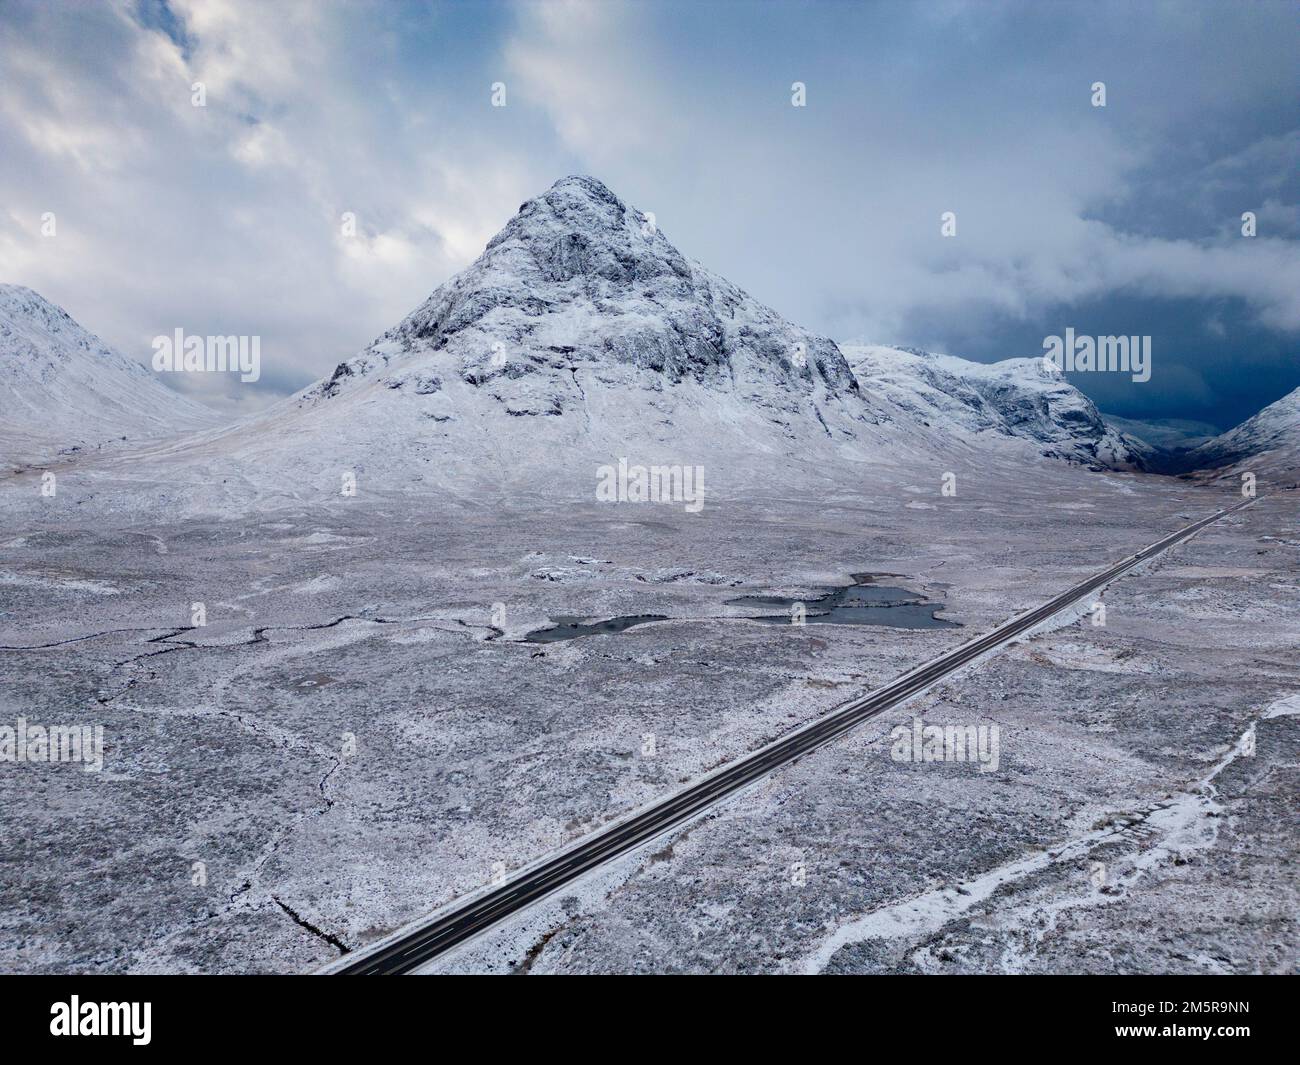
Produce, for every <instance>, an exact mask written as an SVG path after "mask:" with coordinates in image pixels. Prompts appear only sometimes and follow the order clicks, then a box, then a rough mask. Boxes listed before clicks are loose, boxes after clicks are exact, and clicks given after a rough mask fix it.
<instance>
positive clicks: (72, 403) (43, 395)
mask: <svg viewBox="0 0 1300 1065" xmlns="http://www.w3.org/2000/svg"><path fill="white" fill-rule="evenodd" d="M215 417H216V416H215V415H214V414H213V413H212V412H211V411H209V410H207V409H206V408H205V407H202V406H200V405H199V404H197V403H194V402H192V401H191V400H189V399H186V398H185V397H184V396H182V395H180V394H179V393H177V392H174V391H172V390H171V389H170V388H168V387H166V386H165V385H163V384H162V383H160V382H159V381H157V380H156V379H155V378H154V377H153V375H152V374H151V373H150V372H149V370H148V369H146V368H145V367H144V366H142V365H141V364H140V363H137V362H134V361H133V360H131V359H129V358H127V357H126V356H125V355H123V354H122V353H121V352H119V351H115V350H114V349H113V348H111V347H109V346H108V345H107V344H105V343H104V342H103V341H102V340H100V339H99V338H98V337H97V336H95V335H94V334H92V333H89V332H87V331H86V330H85V329H83V328H82V327H81V326H80V325H78V324H77V323H76V322H75V321H74V320H73V319H72V318H71V316H69V315H68V313H67V312H66V311H64V310H63V309H62V308H60V307H57V306H55V305H54V304H53V303H50V302H49V300H46V299H44V298H43V297H41V296H40V295H38V294H37V293H35V292H33V291H32V290H31V289H29V288H24V287H22V286H21V285H0V452H2V453H3V456H4V461H5V462H6V464H10V463H14V464H19V463H24V462H35V461H40V460H44V459H48V458H49V457H51V456H52V455H55V454H59V453H68V452H73V451H77V450H85V449H89V448H94V447H98V446H100V445H102V444H104V443H106V442H108V441H122V440H139V439H143V438H148V437H156V436H162V435H165V434H169V433H175V432H177V431H180V430H182V429H190V428H197V427H200V426H203V425H210V424H212V423H213V421H214V420H215Z"/></svg>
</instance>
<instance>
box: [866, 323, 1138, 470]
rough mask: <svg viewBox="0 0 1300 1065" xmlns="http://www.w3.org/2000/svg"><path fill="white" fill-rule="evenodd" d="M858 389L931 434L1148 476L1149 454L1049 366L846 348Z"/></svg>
mask: <svg viewBox="0 0 1300 1065" xmlns="http://www.w3.org/2000/svg"><path fill="white" fill-rule="evenodd" d="M843 350H844V353H845V355H846V356H847V357H848V358H849V361H850V362H851V363H852V365H853V370H854V372H855V373H856V374H857V376H858V380H859V383H860V384H861V385H862V387H863V389H864V390H865V391H867V392H870V393H874V394H875V395H878V396H880V397H882V398H884V399H887V400H888V401H889V402H890V403H891V404H893V405H894V406H895V407H897V408H899V409H900V410H901V411H903V412H905V413H906V415H907V416H908V417H910V418H912V419H914V420H915V421H917V422H919V423H920V424H921V425H922V426H924V427H926V428H927V429H928V430H930V431H931V432H932V434H934V435H935V436H936V437H937V438H938V439H939V442H940V443H941V442H942V440H943V438H945V437H946V438H951V439H953V440H957V441H963V442H966V443H972V442H974V443H977V444H979V443H983V442H984V440H985V439H986V438H987V437H989V436H990V435H992V436H1001V437H1010V438H1015V439H1019V440H1023V441H1026V442H1028V443H1029V444H1030V445H1032V446H1033V447H1034V449H1035V450H1036V451H1037V452H1038V453H1039V454H1041V455H1044V456H1047V457H1050V458H1058V459H1065V460H1068V461H1071V462H1081V463H1084V464H1086V465H1089V466H1095V467H1098V468H1105V469H1141V468H1143V465H1144V462H1143V460H1144V456H1145V455H1146V453H1147V452H1148V451H1149V449H1148V448H1147V446H1146V445H1144V444H1143V442H1142V441H1140V440H1136V439H1134V438H1132V437H1130V436H1127V435H1125V434H1123V433H1121V432H1118V431H1116V430H1115V429H1114V428H1112V427H1111V426H1109V425H1108V424H1107V423H1106V421H1105V420H1104V419H1103V418H1102V416H1101V414H1100V412H1099V411H1098V410H1097V408H1096V407H1095V406H1093V404H1092V401H1091V400H1089V399H1088V397H1087V396H1085V395H1084V394H1083V393H1082V392H1080V391H1079V390H1078V389H1077V388H1075V387H1074V386H1073V385H1071V384H1070V383H1069V382H1068V381H1067V380H1066V379H1065V377H1064V376H1063V375H1062V374H1060V373H1059V372H1057V371H1054V370H1052V369H1049V368H1048V366H1047V364H1046V363H1045V361H1044V360H1042V359H1005V360H1003V361H1002V362H995V363H991V364H985V363H978V362H968V361H966V360H965V359H958V358H954V357H953V356H950V355H936V354H934V353H932V352H927V351H919V350H916V349H914V348H892V347H884V346H880V345H863V346H858V345H844V346H843Z"/></svg>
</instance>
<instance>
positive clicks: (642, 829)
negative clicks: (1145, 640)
mask: <svg viewBox="0 0 1300 1065" xmlns="http://www.w3.org/2000/svg"><path fill="white" fill-rule="evenodd" d="M1252 502H1254V500H1253V499H1247V500H1245V501H1243V502H1241V503H1238V504H1237V505H1236V506H1233V507H1229V508H1228V509H1227V510H1222V511H1219V512H1218V513H1217V514H1212V515H1210V516H1209V517H1207V518H1202V519H1201V520H1200V521H1197V522H1194V523H1193V524H1191V525H1188V526H1186V527H1184V528H1182V529H1179V530H1178V531H1177V532H1174V533H1170V534H1169V535H1168V536H1166V537H1164V539H1162V540H1157V541H1156V542H1155V543H1153V544H1151V545H1150V546H1148V547H1145V548H1143V549H1142V550H1141V551H1139V552H1138V553H1137V554H1135V555H1130V556H1129V557H1128V558H1126V559H1123V560H1122V561H1120V562H1117V563H1115V565H1113V566H1111V567H1110V568H1109V569H1106V570H1103V571H1102V572H1100V573H1098V574H1096V575H1095V576H1092V577H1090V578H1088V580H1086V581H1083V582H1082V583H1081V584H1076V585H1075V586H1074V587H1073V588H1070V589H1068V590H1066V591H1064V592H1062V593H1061V594H1060V595H1058V596H1056V597H1055V598H1053V599H1051V600H1049V601H1048V602H1046V603H1044V604H1043V605H1042V606H1040V607H1036V608H1034V609H1033V610H1029V611H1026V612H1025V613H1023V614H1018V615H1017V616H1016V617H1014V618H1012V619H1010V620H1009V621H1005V622H1003V623H1002V624H1001V625H999V626H997V627H996V628H994V629H991V630H990V631H988V632H987V633H985V634H984V635H983V636H979V637H976V638H975V639H973V640H971V641H970V642H969V643H965V644H963V645H962V646H961V647H958V648H956V649H955V650H953V651H950V652H949V653H947V654H945V655H941V656H940V657H939V658H936V659H934V660H932V661H930V662H927V663H925V664H924V665H922V666H918V667H917V668H916V669H914V670H912V671H910V672H908V673H904V674H903V675H902V676H901V677H899V678H897V679H896V680H893V681H891V682H890V683H889V684H886V685H885V686H884V687H882V688H877V689H876V690H875V691H873V692H870V693H869V694H867V695H864V696H862V697H861V698H860V699H856V700H854V701H852V702H849V703H846V704H845V705H843V706H841V707H838V708H837V709H835V710H832V711H831V712H830V713H828V714H826V715H825V716H824V717H821V718H818V719H817V720H816V721H812V722H810V723H809V724H807V725H805V726H804V727H803V728H801V729H799V730H797V731H795V732H792V733H790V734H789V735H787V736H783V737H782V738H781V739H779V740H776V741H775V742H773V743H770V744H768V745H767V746H766V747H763V748H761V749H760V750H758V751H755V752H754V753H753V754H751V755H748V756H746V757H745V758H742V759H741V760H740V761H738V762H734V763H733V764H731V765H729V766H726V767H724V768H723V769H720V770H718V771H716V772H714V773H712V774H710V775H709V776H707V777H704V778H702V779H700V780H698V781H696V782H695V783H694V784H691V785H689V786H688V787H686V788H685V789H683V790H682V791H679V792H677V793H676V794H675V795H671V796H669V797H668V798H666V799H664V800H663V801H662V802H659V803H656V804H655V805H654V806H652V807H650V808H648V809H646V810H643V811H641V812H640V813H638V814H635V815H633V816H631V817H629V818H628V819H626V820H623V821H619V822H616V823H614V824H612V825H610V826H609V827H608V828H605V829H603V830H601V831H600V832H597V833H595V834H593V835H591V836H588V837H586V838H584V839H582V840H580V841H578V842H577V843H575V844H573V846H571V847H570V848H569V849H568V850H566V851H563V852H561V853H560V854H559V855H557V856H556V857H554V858H551V859H549V860H547V861H544V862H541V863H539V864H537V865H535V866H533V867H530V868H528V869H526V870H524V871H523V872H522V873H520V874H518V875H517V876H516V877H515V878H514V879H513V880H510V881H507V882H506V883H504V884H502V885H501V886H499V887H494V888H491V889H490V890H487V891H484V892H482V893H480V894H477V895H475V896H472V897H470V898H469V899H468V900H467V901H465V902H462V903H459V904H456V903H453V904H452V905H451V906H450V907H449V908H448V909H445V910H443V911H440V912H439V913H436V914H434V915H433V916H431V917H429V918H428V919H427V920H425V921H422V922H419V923H418V924H415V925H411V926H408V927H407V928H405V929H403V930H401V931H400V932H398V933H396V934H395V935H393V936H390V937H388V938H386V939H384V940H381V941H380V942H379V943H377V944H375V945H373V946H371V947H368V948H365V949H363V950H362V951H358V952H356V953H354V954H353V955H350V956H348V957H347V958H344V959H341V960H340V961H339V962H337V963H335V964H334V965H333V966H331V967H329V969H327V970H326V971H327V972H332V973H343V974H383V973H389V974H400V973H409V972H411V971H412V970H413V969H416V968H418V967H419V966H421V965H423V964H424V963H426V962H428V961H430V960H431V959H433V958H436V957H437V956H438V955H439V954H442V953H444V952H446V951H448V950H450V949H452V948H453V947H457V946H459V945H460V944H462V943H464V942H465V941H466V940H468V939H471V938H472V937H474V936H476V935H478V934H479V933H480V932H483V931H485V930H486V929H488V928H490V927H492V926H493V925H495V924H497V923H498V922H500V921H502V920H504V919H505V918H506V917H509V916H510V915H511V914H514V913H517V912H518V911H520V910H522V909H524V908H525V907H527V906H529V905H531V904H532V903H534V902H537V901H538V900H539V899H542V898H544V897H545V896H547V895H550V894H551V893H552V892H554V891H556V890H558V889H559V888H561V887H563V886H565V885H566V884H569V883H572V882H573V881H574V880H576V879H577V878H578V877H580V876H582V875H583V874H584V873H586V872H588V871H589V870H591V869H594V868H596V867H597V866H599V865H603V864H604V863H605V862H608V861H610V860H612V859H614V858H617V857H619V856H620V855H622V854H626V853H627V852H628V851H630V850H632V849H634V848H636V847H640V846H641V845H643V844H645V843H648V842H650V841H651V840H653V839H654V838H655V837H657V836H660V835H662V834H663V833H665V832H667V831H668V830H670V829H673V828H676V827H677V826H679V825H681V824H682V823H683V822H684V821H687V820H689V819H690V818H692V817H695V816H696V815H698V814H700V813H702V812H703V811H705V810H707V809H708V808H709V807H711V806H713V805H715V804H716V803H718V802H721V801H722V800H723V799H725V798H727V797H728V796H731V795H734V794H735V793H736V792H737V791H739V790H741V789H742V788H744V787H746V786H748V785H750V784H752V783H754V782H755V781H757V780H759V779H761V778H762V777H765V776H767V775H768V774H769V773H771V772H773V771H774V770H776V769H778V768H779V767H781V766H783V765H786V764H787V763H789V762H792V761H794V760H795V759H796V758H798V757H800V756H801V755H804V754H807V753H808V752H809V751H812V750H815V749H816V748H818V747H820V746H822V744H824V743H829V742H830V741H831V740H833V739H835V738H836V737H838V736H841V735H843V734H844V733H845V732H848V731H849V729H852V728H855V727H856V726H858V725H860V724H861V723H862V722H864V721H867V720H869V719H870V718H873V717H875V716H877V715H878V714H881V713H883V712H884V711H886V710H889V709H891V708H892V707H895V706H898V705H899V704H900V703H902V702H905V701H906V700H907V699H909V698H911V697H912V696H913V695H915V694H917V693H918V692H920V691H922V690H924V689H925V688H928V687H929V686H930V685H932V684H934V683H935V682H936V681H938V680H941V679H942V678H943V677H945V676H947V675H948V674H950V673H952V672H954V671H955V670H958V669H960V668H962V667H963V666H965V665H967V664H968V663H970V662H971V661H972V660H973V659H976V658H978V657H980V656H981V655H983V654H987V653H988V652H989V651H991V650H993V649H995V648H997V647H1000V646H1001V645H1003V644H1005V643H1007V642H1008V641H1010V640H1013V639H1015V638H1016V637H1017V636H1020V635H1021V634H1023V633H1025V632H1027V631H1028V630H1029V629H1032V628H1033V627H1034V626H1035V625H1039V624H1041V623H1042V622H1044V621H1046V620H1047V619H1048V618H1050V617H1051V616H1052V615H1053V614H1056V613H1058V612H1059V611H1061V610H1063V609H1065V608H1066V607H1068V606H1071V605H1072V604H1074V603H1076V602H1078V600H1080V599H1082V598H1084V597H1085V596H1087V595H1090V594H1091V593H1093V592H1095V591H1096V590H1097V589H1098V588H1101V587H1102V586H1103V585H1105V584H1108V583H1109V582H1111V581H1113V580H1115V579H1116V578H1117V577H1121V576H1123V575H1124V574H1125V573H1127V572H1128V571H1129V570H1131V569H1133V568H1134V567H1135V566H1137V565H1139V564H1141V563H1142V562H1144V561H1146V560H1147V559H1149V558H1151V557H1152V556H1153V555H1158V554H1160V553H1161V552H1162V551H1165V550H1167V549H1168V548H1170V547H1172V546H1174V545H1175V544H1178V543H1181V542H1182V541H1183V540H1186V539H1187V538H1188V537H1189V536H1192V535H1193V534H1194V533H1196V532H1199V531H1200V530H1201V529H1203V528H1205V526H1207V525H1210V524H1212V523H1213V522H1216V521H1218V520H1219V519H1220V518H1222V517H1224V516H1225V515H1228V514H1231V513H1233V512H1234V511H1237V510H1240V509H1241V508H1242V507H1245V506H1249V505H1250V504H1251V503H1252Z"/></svg>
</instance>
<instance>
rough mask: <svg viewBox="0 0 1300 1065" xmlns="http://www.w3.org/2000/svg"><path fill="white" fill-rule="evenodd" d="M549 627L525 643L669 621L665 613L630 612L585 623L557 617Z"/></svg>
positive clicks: (538, 631)
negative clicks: (619, 616)
mask: <svg viewBox="0 0 1300 1065" xmlns="http://www.w3.org/2000/svg"><path fill="white" fill-rule="evenodd" d="M551 620H552V621H554V622H555V624H554V625H552V626H551V627H550V628H548V629H537V630H535V631H533V632H530V633H529V634H528V635H527V636H525V637H524V642H525V643H554V642H555V641H556V640H576V639H577V638H578V637H579V636H596V635H599V634H601V633H614V632H624V631H626V630H627V629H630V628H631V627H632V626H633V625H644V624H645V623H646V622H648V621H667V620H668V617H667V615H665V614H628V615H627V616H625V617H621V618H607V619H606V620H605V621H592V622H590V623H587V624H584V623H583V621H582V619H581V618H572V617H563V616H561V617H555V618H552V619H551Z"/></svg>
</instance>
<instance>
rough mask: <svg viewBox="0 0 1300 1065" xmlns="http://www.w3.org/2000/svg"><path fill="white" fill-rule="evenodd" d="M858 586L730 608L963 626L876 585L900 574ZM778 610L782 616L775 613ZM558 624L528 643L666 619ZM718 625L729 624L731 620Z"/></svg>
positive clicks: (861, 576)
mask: <svg viewBox="0 0 1300 1065" xmlns="http://www.w3.org/2000/svg"><path fill="white" fill-rule="evenodd" d="M851 576H852V580H853V583H852V584H850V585H848V586H846V587H844V588H829V589H827V590H826V593H825V594H824V595H820V596H816V597H814V598H810V599H786V598H784V597H782V596H774V595H742V596H740V597H739V598H738V599H728V600H727V605H728V606H741V607H749V608H751V609H753V610H756V611H764V613H759V614H751V615H748V616H747V617H744V618H742V617H737V618H735V619H734V620H737V621H741V620H747V621H761V622H764V623H766V624H769V625H789V624H791V621H790V618H791V612H792V611H793V609H794V605H795V604H796V603H800V602H801V603H803V605H804V609H805V610H806V611H807V613H806V615H805V617H804V622H805V624H808V625H886V626H889V627H891V628H895V629H956V628H961V625H960V623H959V622H956V621H946V620H944V619H943V618H937V617H935V616H934V615H935V612H936V611H938V610H941V609H943V604H942V603H937V602H934V601H932V600H927V599H926V598H925V596H923V595H920V594H918V593H916V592H909V591H908V590H907V589H906V588H899V587H896V586H894V585H889V584H876V583H875V582H876V578H877V577H896V576H899V574H896V573H883V574H874V573H854V574H852V575H851ZM773 611H779V613H772V612H773ZM551 620H552V621H554V622H555V624H554V625H551V626H550V627H548V628H545V629H536V630H534V631H533V632H530V633H529V634H528V635H527V636H525V637H524V641H525V642H526V643H555V642H556V641H557V640H576V639H578V638H579V637H581V636H597V635H600V634H612V633H618V632H625V631H626V630H628V629H630V628H632V627H633V626H635V625H645V624H646V623H648V622H651V621H667V620H668V618H667V616H666V615H664V614H627V615H624V616H622V617H616V618H606V619H605V620H604V621H590V622H584V621H583V620H582V619H581V618H576V617H564V616H559V617H554V618H552V619H551ZM715 620H723V621H726V620H729V619H726V618H722V619H715Z"/></svg>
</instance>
